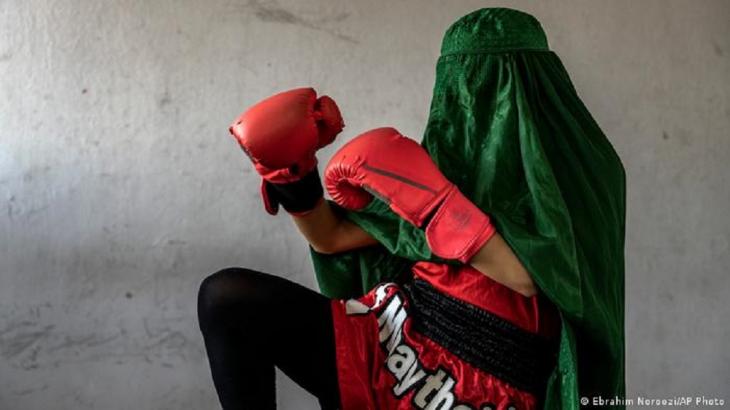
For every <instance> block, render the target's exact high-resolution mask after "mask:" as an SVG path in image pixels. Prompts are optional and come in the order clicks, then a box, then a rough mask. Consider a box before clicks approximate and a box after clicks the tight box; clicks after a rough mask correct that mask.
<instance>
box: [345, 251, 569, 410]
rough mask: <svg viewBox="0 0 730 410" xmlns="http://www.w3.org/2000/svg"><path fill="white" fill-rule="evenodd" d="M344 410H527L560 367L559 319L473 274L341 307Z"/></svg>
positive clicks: (432, 269) (418, 280)
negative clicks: (548, 378) (557, 342)
mask: <svg viewBox="0 0 730 410" xmlns="http://www.w3.org/2000/svg"><path fill="white" fill-rule="evenodd" d="M332 310H333V321H334V328H335V342H336V349H337V352H336V356H337V368H338V380H339V386H340V398H341V403H342V408H343V409H348V410H351V409H353V410H360V409H362V410H366V409H367V410H370V409H373V410H375V409H428V410H435V409H454V410H457V409H458V410H467V409H474V410H488V409H493V410H497V409H499V410H502V409H504V410H511V409H514V410H523V409H535V408H537V407H538V405H539V404H540V400H541V396H542V395H543V393H544V389H545V383H546V381H547V377H548V376H549V374H550V372H551V371H552V369H553V367H554V365H555V357H556V350H557V344H556V340H557V337H556V335H557V334H558V332H557V330H558V329H559V327H558V326H559V318H558V317H557V311H555V310H554V308H553V307H552V306H551V305H548V304H546V302H545V301H544V300H543V299H541V298H540V297H539V295H538V296H535V297H532V298H527V297H525V296H522V295H520V294H518V293H516V292H514V291H511V290H510V289H508V288H506V287H504V286H502V285H500V284H498V283H496V282H494V281H492V280H491V279H489V278H488V277H486V276H484V275H482V274H481V273H479V272H478V271H476V270H474V269H472V268H470V267H460V268H456V267H453V266H448V265H440V264H433V263H419V264H417V265H416V266H415V267H414V280H413V281H412V282H409V283H408V284H405V285H396V284H392V283H385V284H381V285H379V286H377V287H376V288H375V289H373V290H372V291H370V292H369V293H368V294H366V295H365V296H363V297H361V298H358V299H351V300H334V301H333V302H332Z"/></svg>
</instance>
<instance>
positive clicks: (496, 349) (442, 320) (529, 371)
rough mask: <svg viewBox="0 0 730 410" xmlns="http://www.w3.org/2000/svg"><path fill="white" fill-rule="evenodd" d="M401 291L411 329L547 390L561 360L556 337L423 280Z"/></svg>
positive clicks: (523, 385) (524, 384)
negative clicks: (407, 303)
mask: <svg viewBox="0 0 730 410" xmlns="http://www.w3.org/2000/svg"><path fill="white" fill-rule="evenodd" d="M402 290H403V291H404V292H405V293H406V295H407V296H408V299H409V300H410V305H411V312H412V313H411V314H412V319H413V330H415V331H416V332H418V333H421V334H422V335H424V336H426V337H428V338H429V339H431V340H433V341H434V342H436V343H438V344H440V345H441V346H443V347H444V348H446V349H447V350H448V351H449V352H451V353H453V354H454V355H455V356H457V357H459V358H460V359H461V360H463V361H465V362H467V363H469V364H471V365H472V366H474V367H476V368H478V369H481V370H483V371H485V372H486V373H489V374H491V375H493V376H495V377H497V378H499V379H501V380H503V381H505V382H506V383H509V384H511V385H512V386H514V387H515V388H517V389H520V390H523V391H526V392H529V393H532V394H535V395H536V396H538V397H540V396H542V395H543V394H544V389H545V384H546V381H547V378H548V376H549V375H550V373H551V371H552V369H553V367H554V366H555V363H556V360H557V348H558V345H557V341H556V340H549V339H547V338H545V337H544V336H542V335H539V334H536V333H531V332H528V331H526V330H524V329H521V328H519V327H517V326H516V325H514V324H512V323H510V322H509V321H507V320H505V319H503V318H501V317H499V316H497V315H495V314H493V313H490V312H488V311H486V310H483V309H480V308H478V307H476V306H474V305H471V304H469V303H466V302H464V301H461V300H459V299H456V298H454V297H452V296H449V295H446V294H444V293H442V292H440V291H439V290H437V289H436V288H434V287H433V286H432V285H431V284H430V283H428V282H427V281H425V280H423V279H418V278H416V279H414V280H413V281H412V282H409V283H407V284H405V285H403V287H402Z"/></svg>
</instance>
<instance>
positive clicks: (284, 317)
mask: <svg viewBox="0 0 730 410" xmlns="http://www.w3.org/2000/svg"><path fill="white" fill-rule="evenodd" d="M198 320H199V322H200V329H201V331H202V333H203V337H204V339H205V348H206V351H207V353H208V359H209V362H210V367H211V372H212V374H213V382H214V384H215V387H216V390H217V392H218V397H219V398H220V401H221V404H222V405H223V408H224V409H226V410H228V409H243V408H252V409H254V408H255V409H273V408H275V407H276V394H275V386H274V383H275V378H274V366H276V367H279V368H280V369H281V370H282V371H283V372H284V373H286V374H287V375H288V376H289V377H291V378H292V380H294V381H295V382H296V383H297V384H299V385H300V386H302V387H303V388H304V389H306V390H307V391H309V392H310V393H312V394H313V395H315V396H317V397H318V398H319V400H320V403H321V404H322V407H323V408H337V407H338V406H339V393H338V386H337V369H336V363H335V343H334V332H333V326H332V313H331V307H330V300H329V299H327V298H326V297H324V296H322V295H320V294H318V293H317V292H314V291H312V290H310V289H307V288H305V287H303V286H301V285H298V284H296V283H294V282H291V281H288V280H286V279H283V278H280V277H277V276H273V275H268V274H265V273H261V272H256V271H253V270H249V269H242V268H230V269H224V270H222V271H219V272H217V273H214V274H213V275H210V276H209V277H207V278H206V279H205V280H204V281H203V283H202V284H201V286H200V291H199V293H198Z"/></svg>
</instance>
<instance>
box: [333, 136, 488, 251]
mask: <svg viewBox="0 0 730 410" xmlns="http://www.w3.org/2000/svg"><path fill="white" fill-rule="evenodd" d="M325 185H326V187H327V191H328V192H329V193H330V195H331V196H332V199H333V200H334V201H335V202H337V203H338V204H339V205H341V206H343V207H344V208H347V209H352V210H358V209H362V208H363V207H365V206H366V205H367V204H369V203H370V201H371V200H372V199H373V195H375V196H377V197H378V198H379V199H381V200H383V201H385V202H386V203H388V204H389V205H390V208H391V209H392V210H393V212H395V213H397V214H398V215H400V216H401V217H402V218H403V219H405V220H406V221H408V222H410V223H412V224H413V225H415V226H417V227H419V228H422V227H424V225H426V226H425V230H426V240H427V242H428V245H429V247H430V248H431V251H432V252H433V253H434V254H435V255H437V256H440V257H442V258H445V259H457V260H459V261H461V262H463V263H468V261H469V260H471V258H472V257H473V256H474V254H476V253H477V252H478V251H479V249H481V247H482V246H483V245H484V244H485V243H487V241H488V240H489V239H490V238H491V237H492V236H493V235H494V233H495V229H494V226H493V225H492V224H491V223H490V220H489V217H488V216H487V215H486V214H484V213H483V212H482V211H481V210H480V209H479V208H477V207H476V205H474V204H473V203H472V202H471V201H469V199H467V198H466V197H465V196H464V195H463V194H462V193H461V192H460V191H459V189H458V188H457V187H456V185H454V184H452V183H451V182H450V181H449V180H447V179H446V177H444V176H443V174H441V171H439V169H438V167H437V166H436V164H434V163H433V161H432V160H431V157H430V156H429V155H428V153H427V152H426V150H425V149H423V147H421V146H420V145H419V144H418V143H417V142H415V141H413V140H411V139H408V138H406V137H404V136H402V135H401V134H400V133H399V132H398V131H396V130H395V129H393V128H378V129H375V130H371V131H368V132H366V133H364V134H361V135H359V136H357V137H355V138H354V139H353V140H352V141H350V142H348V143H347V144H345V145H344V146H343V147H342V148H340V150H339V151H337V153H335V155H334V156H333V157H332V159H331V160H330V162H329V164H327V168H326V170H325Z"/></svg>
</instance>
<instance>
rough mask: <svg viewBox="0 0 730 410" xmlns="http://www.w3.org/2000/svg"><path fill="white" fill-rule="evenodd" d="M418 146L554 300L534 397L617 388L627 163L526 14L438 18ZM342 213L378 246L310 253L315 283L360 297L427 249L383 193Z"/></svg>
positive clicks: (615, 391) (559, 401)
mask: <svg viewBox="0 0 730 410" xmlns="http://www.w3.org/2000/svg"><path fill="white" fill-rule="evenodd" d="M376 125H378V124H376ZM422 145H423V146H424V147H425V148H426V149H427V150H428V152H429V154H430V155H431V157H432V158H433V160H434V161H435V162H436V163H437V164H438V166H439V169H440V170H441V171H442V172H443V173H444V174H445V175H446V177H448V178H449V180H451V181H452V182H454V183H455V184H456V185H457V186H458V187H459V189H460V190H461V191H462V192H463V193H464V194H465V195H466V196H467V197H468V198H470V199H471V200H472V201H473V202H474V203H475V204H476V205H477V206H479V207H480V208H481V209H482V210H483V211H484V212H486V213H488V214H489V215H491V217H492V219H493V222H494V224H495V226H496V227H497V230H498V231H499V232H500V234H501V235H502V236H503V237H504V238H505V240H506V241H507V242H508V243H509V244H510V246H511V247H512V249H513V250H514V251H515V253H516V254H517V256H518V257H519V258H520V260H521V261H522V263H523V264H524V265H525V267H526V268H527V270H528V271H529V272H530V274H531V276H532V278H533V280H534V281H535V283H536V284H537V286H538V287H539V288H540V290H541V291H542V292H543V293H544V294H545V295H546V296H547V297H548V298H549V299H550V300H551V301H552V302H553V303H554V304H555V305H556V306H557V307H558V308H559V309H560V312H561V316H562V319H563V320H562V324H563V326H562V331H561V342H560V352H559V359H558V366H557V368H556V369H555V371H554V372H553V374H552V375H551V377H550V380H549V383H548V388H547V392H546V395H545V397H546V400H545V408H548V409H558V408H559V409H578V408H580V402H579V398H580V397H583V396H589V397H590V396H599V395H600V396H602V397H603V398H614V397H620V398H623V397H624V394H625V393H624V392H625V387H624V232H625V198H626V193H625V172H624V168H623V166H622V164H621V161H620V159H619V157H618V155H617V154H616V152H615V150H614V149H613V147H612V146H611V144H610V142H609V141H608V139H607V138H606V136H605V135H604V133H603V132H602V131H601V129H600V128H599V126H598V124H596V122H595V121H594V119H593V118H592V116H591V114H590V113H589V112H588V110H587V109H586V107H585V105H584V104H583V102H582V101H581V100H580V98H579V97H578V94H577V93H576V90H575V88H574V86H573V84H572V83H571V81H570V78H569V76H568V74H567V72H566V70H565V68H564V67H563V65H562V63H561V62H560V59H559V58H558V56H557V55H556V54H555V53H553V52H552V51H550V50H549V48H548V44H547V40H546V36H545V33H544V31H543V30H542V27H541V26H540V23H539V22H538V21H537V20H536V19H535V18H534V17H532V16H531V15H529V14H526V13H523V12H520V11H517V10H512V9H506V8H487V9H481V10H478V11H475V12H473V13H471V14H468V15H466V16H464V17H462V18H461V19H459V20H458V21H457V22H456V23H454V24H453V25H452V26H451V27H450V28H449V29H448V31H447V32H446V35H445V37H444V41H443V44H442V49H441V57H440V58H439V61H438V64H437V66H436V84H435V87H434V93H433V100H432V103H431V111H430V116H429V120H428V124H427V127H426V131H425V135H424V137H423V141H422ZM341 212H344V213H345V215H346V217H347V218H349V219H351V220H352V221H354V222H355V223H357V224H358V225H359V226H361V227H362V228H363V229H365V230H366V231H368V232H369V233H370V234H372V235H373V236H374V237H375V238H376V239H378V240H379V241H380V243H381V245H379V246H374V247H369V248H366V249H358V250H354V251H351V252H346V253H342V254H337V255H321V254H317V253H316V252H312V257H313V261H314V266H315V271H316V273H317V279H318V281H319V283H320V287H321V290H322V292H323V293H325V294H326V295H328V296H331V297H337V298H344V297H352V296H358V295H361V294H363V293H364V292H366V291H367V290H369V289H371V288H372V287H373V286H374V285H375V284H377V283H378V282H382V281H392V280H396V281H397V280H398V279H399V278H401V277H403V274H404V273H407V272H408V269H409V267H410V266H411V265H412V264H413V263H414V262H415V261H419V260H435V258H434V257H433V256H432V255H431V252H430V250H429V249H428V246H427V244H426V241H425V238H424V235H423V231H421V230H419V229H416V228H414V227H413V226H411V225H410V224H408V223H407V222H405V221H403V220H401V219H400V218H399V217H398V216H397V215H395V214H394V213H392V212H391V211H390V209H389V208H388V207H387V205H385V204H384V203H382V202H379V201H377V200H376V201H373V202H372V203H371V204H370V205H369V206H368V207H367V208H365V209H364V210H362V211H360V212H348V211H344V210H341ZM450 263H451V262H450ZM612 408H615V409H619V408H623V406H614V407H612Z"/></svg>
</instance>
